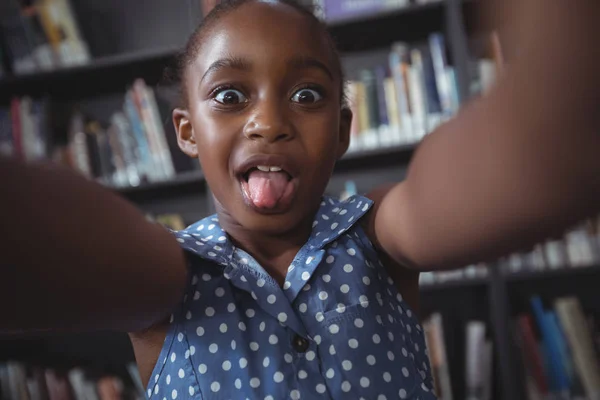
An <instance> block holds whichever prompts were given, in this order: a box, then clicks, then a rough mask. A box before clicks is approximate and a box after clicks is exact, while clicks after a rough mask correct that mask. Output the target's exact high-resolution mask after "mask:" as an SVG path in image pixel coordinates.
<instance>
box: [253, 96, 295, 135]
mask: <svg viewBox="0 0 600 400" xmlns="http://www.w3.org/2000/svg"><path fill="white" fill-rule="evenodd" d="M244 136H245V137H246V138H248V139H250V140H264V141H266V142H269V143H273V142H279V141H286V140H290V139H291V138H292V137H293V131H292V128H291V125H290V123H289V121H288V115H287V112H286V110H285V105H284V104H282V103H281V101H278V100H263V101H262V102H261V103H260V104H259V105H257V107H256V109H255V110H254V112H253V113H252V116H251V117H250V119H249V120H248V122H247V123H246V125H245V127H244Z"/></svg>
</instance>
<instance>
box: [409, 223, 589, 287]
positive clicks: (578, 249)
mask: <svg viewBox="0 0 600 400" xmlns="http://www.w3.org/2000/svg"><path fill="white" fill-rule="evenodd" d="M598 265H600V217H597V218H591V219H589V220H586V221H585V222H583V223H581V224H578V225H577V226H576V227H574V228H572V229H569V230H568V231H567V232H566V233H565V234H564V235H563V236H562V237H560V238H553V239H550V240H547V241H544V242H543V243H540V244H537V245H536V246H535V247H534V248H533V249H532V250H531V251H529V252H520V253H513V254H510V255H508V256H506V257H502V258H501V259H500V260H498V262H497V263H496V264H495V266H494V267H498V268H501V270H502V272H503V273H504V274H507V275H508V274H513V273H518V272H521V271H540V272H543V271H547V270H556V269H562V268H585V267H592V266H598ZM489 268H490V266H489V265H488V264H486V263H479V264H476V265H470V266H468V267H466V268H462V269H458V270H452V271H435V272H426V273H423V274H421V278H420V284H421V285H430V284H440V283H445V282H449V281H460V280H464V279H473V278H485V277H486V276H487V275H488V273H489Z"/></svg>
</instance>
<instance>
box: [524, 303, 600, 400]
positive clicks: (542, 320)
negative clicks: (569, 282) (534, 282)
mask: <svg viewBox="0 0 600 400" xmlns="http://www.w3.org/2000/svg"><path fill="white" fill-rule="evenodd" d="M530 303H531V311H530V312H525V313H522V314H519V315H518V316H517V317H516V318H515V320H514V321H513V334H514V337H515V339H516V344H517V347H518V350H519V351H518V354H519V361H520V362H521V366H522V367H523V370H524V372H525V378H526V379H525V383H526V391H527V396H528V399H529V400H538V399H540V400H543V399H550V398H571V399H588V400H595V399H600V324H599V320H598V318H597V316H591V315H587V314H586V313H585V311H584V309H583V307H582V305H581V303H580V302H579V300H578V299H577V297H562V298H557V299H555V300H554V301H553V302H552V303H548V306H549V307H544V304H543V302H542V299H541V298H540V297H538V296H534V297H532V298H531V299H530Z"/></svg>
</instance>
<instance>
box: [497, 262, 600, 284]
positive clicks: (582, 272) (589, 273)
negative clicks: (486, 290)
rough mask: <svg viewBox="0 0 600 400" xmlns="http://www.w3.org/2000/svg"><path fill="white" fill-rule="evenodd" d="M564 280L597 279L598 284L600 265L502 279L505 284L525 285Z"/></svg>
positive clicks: (517, 274) (529, 272)
mask: <svg viewBox="0 0 600 400" xmlns="http://www.w3.org/2000/svg"><path fill="white" fill-rule="evenodd" d="M565 278H573V279H590V278H596V279H599V283H600V265H590V266H587V267H563V268H556V269H544V270H539V271H519V272H513V273H510V274H506V275H505V276H504V279H505V280H506V282H507V283H526V282H529V281H539V280H551V279H552V280H557V279H558V280H561V279H563V280H564V279H565Z"/></svg>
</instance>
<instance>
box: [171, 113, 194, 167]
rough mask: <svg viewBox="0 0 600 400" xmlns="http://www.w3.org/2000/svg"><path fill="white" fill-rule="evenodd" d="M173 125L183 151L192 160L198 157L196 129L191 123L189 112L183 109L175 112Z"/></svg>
mask: <svg viewBox="0 0 600 400" xmlns="http://www.w3.org/2000/svg"><path fill="white" fill-rule="evenodd" d="M173 125H174V126H175V132H176V133H177V144H178V145H179V148H180V149H181V151H183V152H184V153H185V154H187V155H188V156H190V157H192V158H197V157H198V147H197V145H196V138H195V137H194V129H193V128H192V123H191V121H190V117H189V112H188V111H187V110H185V109H183V108H176V109H174V110H173Z"/></svg>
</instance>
